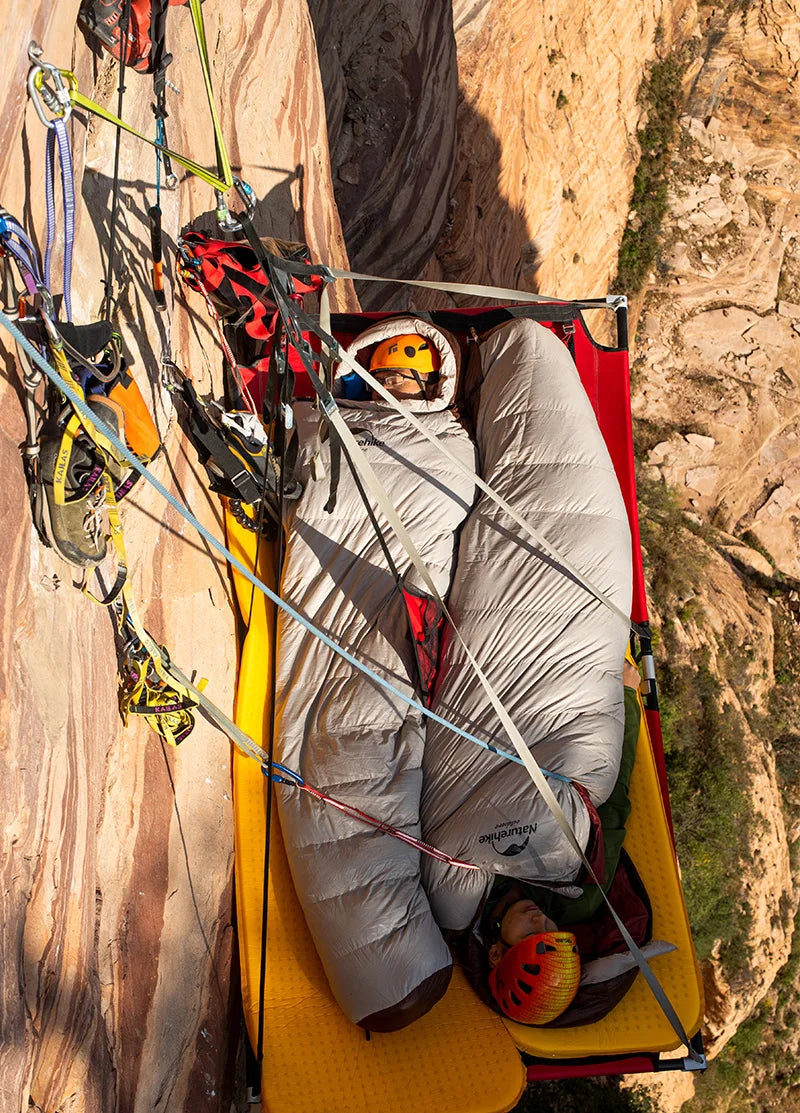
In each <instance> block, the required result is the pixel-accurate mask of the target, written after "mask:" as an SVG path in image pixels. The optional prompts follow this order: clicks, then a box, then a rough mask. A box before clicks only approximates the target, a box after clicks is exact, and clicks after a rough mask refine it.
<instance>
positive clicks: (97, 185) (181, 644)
mask: <svg viewBox="0 0 800 1113" xmlns="http://www.w3.org/2000/svg"><path fill="white" fill-rule="evenodd" d="M77 8H78V4H77V2H76V0H72V2H71V3H64V4H59V5H45V4H33V5H27V6H26V5H10V4H7V5H4V7H3V9H2V12H0V29H1V30H2V41H3V47H4V51H5V55H6V59H7V62H8V63H9V64H8V65H7V68H6V71H5V72H6V81H5V82H4V89H3V93H2V102H3V111H2V113H0V140H1V141H0V182H2V189H1V190H0V201H1V202H2V204H3V205H5V206H6V207H7V208H8V209H9V210H10V211H11V212H12V213H14V214H15V215H16V216H18V217H19V218H20V219H22V220H24V221H26V223H27V224H28V227H29V229H30V230H31V231H32V232H34V234H36V235H37V236H39V237H41V238H42V239H43V232H44V200H43V186H42V184H41V183H42V181H43V164H44V143H45V133H44V128H43V126H42V125H41V123H40V122H39V120H38V119H37V117H36V116H35V114H34V113H33V111H32V109H31V108H30V107H26V103H27V98H26V95H25V77H26V73H27V68H28V67H27V57H26V52H27V47H28V43H29V41H30V40H31V39H32V38H35V39H37V40H38V41H39V42H40V43H41V44H42V45H43V47H44V55H45V58H46V59H47V60H49V61H52V62H54V63H56V64H59V65H62V66H65V67H68V68H72V69H74V71H75V72H76V74H77V76H78V80H79V84H80V87H81V89H82V90H83V91H84V92H86V93H88V94H89V95H93V96H94V97H95V98H96V99H98V100H99V101H100V102H101V103H103V104H106V105H108V106H109V107H111V108H112V110H113V111H115V110H116V84H117V68H116V64H115V63H114V62H113V61H112V60H111V59H109V58H108V57H107V56H95V55H93V53H92V52H91V50H90V48H89V46H88V45H87V41H85V40H84V37H83V35H82V33H81V32H79V31H76V29H75V19H76V15H77ZM204 11H205V19H206V23H207V30H208V38H209V43H210V44H211V51H212V54H213V77H214V82H215V87H216V89H217V92H218V100H219V106H220V112H221V117H222V121H223V127H224V130H225V134H226V136H227V141H228V144H229V151H230V156H231V160H232V162H233V164H234V167H235V168H236V170H237V171H238V172H240V173H241V175H242V176H243V177H244V178H245V179H246V180H247V181H249V182H250V183H251V184H252V186H253V188H254V189H255V190H256V193H257V195H258V197H259V199H260V205H259V209H258V212H257V219H258V220H259V224H260V227H261V228H262V229H263V231H264V232H265V233H266V232H274V233H276V234H279V235H282V236H285V237H295V238H303V237H306V238H308V240H309V241H310V243H311V246H312V248H313V249H314V250H315V251H316V252H317V254H318V255H322V256H324V257H325V258H326V259H328V260H330V261H331V262H333V263H337V264H338V265H346V262H347V260H346V255H345V253H344V250H343V240H342V235H341V229H340V226H339V220H338V215H337V212H336V209H335V206H334V204H333V200H332V191H331V187H330V171H329V160H328V154H327V142H326V135H325V106H324V101H323V94H322V87H321V83H320V80H319V73H318V67H317V62H316V46H315V41H314V36H313V31H312V27H311V22H310V20H309V17H308V12H307V10H306V7H305V4H304V3H302V2H301V0H289V2H288V3H282V4H280V5H248V6H242V7H241V8H240V7H239V6H238V5H234V6H230V5H228V6H227V7H226V8H225V9H224V15H223V11H222V5H218V4H206V5H205V7H204ZM170 48H171V49H172V51H173V53H174V54H175V58H176V60H175V62H174V64H173V66H172V69H171V71H170V76H171V78H172V79H173V81H174V82H175V84H176V85H177V86H178V87H179V88H180V89H181V95H180V97H177V96H176V95H173V94H170V102H169V109H170V120H169V125H170V132H169V136H170V142H171V143H172V145H174V147H175V148H176V149H179V150H183V151H186V152H189V153H190V154H191V155H192V157H194V158H196V159H197V160H198V161H200V162H205V163H206V164H207V165H211V164H212V163H213V135H212V132H211V127H210V123H209V122H208V121H207V116H206V107H205V98H204V94H203V90H202V82H201V73H200V68H199V64H198V62H197V58H196V48H195V46H194V36H193V32H192V28H191V22H190V18H189V13H188V11H186V10H184V9H180V10H176V9H173V11H172V14H171V17H170ZM265 75H269V76H268V78H267V77H265ZM126 86H127V92H126V94H125V102H124V104H125V107H124V116H125V118H126V119H127V120H129V121H130V122H131V123H132V124H133V126H135V127H139V128H141V129H143V130H144V131H145V132H146V133H148V134H149V133H151V131H152V113H151V111H150V100H151V82H150V79H149V78H146V77H143V76H141V75H138V74H135V73H131V72H130V71H129V72H128V74H127V76H126ZM70 134H71V138H72V146H73V152H74V156H75V161H76V194H77V230H76V244H75V275H74V285H73V292H74V312H75V319H76V320H78V321H88V320H91V319H94V318H95V316H96V315H97V313H98V312H99V309H100V304H101V300H102V296H103V287H102V284H101V279H102V276H103V274H104V270H105V266H104V260H105V256H106V251H107V246H108V226H109V212H110V205H109V197H110V189H111V177H112V168H113V146H114V133H113V129H111V128H110V127H108V126H106V125H105V124H102V123H100V122H98V121H96V120H92V121H91V122H90V124H89V128H88V138H87V128H86V126H85V123H84V121H82V120H81V121H79V120H78V118H77V116H75V117H73V119H72V122H71V124H70ZM254 137H258V138H257V142H254ZM298 167H300V168H301V169H302V174H301V175H298V174H297V173H296V170H297V168H298ZM154 176H155V166H154V155H153V152H152V150H151V149H150V148H146V147H144V146H143V145H142V144H140V143H138V142H137V141H136V140H134V139H131V138H129V137H125V138H124V139H123V141H122V152H121V172H120V180H121V206H120V218H119V233H118V235H119V239H118V242H119V248H118V255H117V264H116V287H117V291H118V306H117V308H116V311H115V317H114V319H115V322H116V323H117V324H118V325H119V326H120V327H121V328H122V331H123V335H124V339H125V344H126V346H127V348H128V350H129V352H130V353H131V355H132V356H133V358H134V360H135V363H134V373H135V375H136V377H137V381H138V382H139V384H140V386H141V388H142V390H143V393H144V395H145V397H146V398H147V399H148V400H149V401H150V402H151V403H152V405H153V408H154V412H155V413H156V416H157V418H158V421H159V424H160V428H161V431H162V433H163V435H164V438H165V442H166V455H165V456H162V457H161V458H160V459H159V461H158V462H157V464H156V465H155V468H154V470H155V472H156V474H157V476H158V478H159V479H160V480H161V481H162V482H163V483H165V484H166V485H167V486H168V487H170V488H171V490H173V491H174V492H175V493H176V494H179V495H180V496H181V497H182V498H184V499H185V500H186V502H187V503H188V504H189V505H190V506H191V508H192V510H193V512H194V513H195V514H196V515H197V516H198V517H199V518H200V519H201V520H202V521H203V523H204V524H205V525H206V526H207V527H208V528H209V529H211V530H212V531H213V532H215V533H216V534H217V535H220V530H221V523H220V508H219V501H218V499H217V498H216V496H212V495H209V494H208V492H207V489H206V484H205V481H204V478H203V475H204V473H202V469H199V468H198V465H197V461H196V454H195V453H194V450H192V449H191V448H190V447H189V446H188V445H187V443H186V442H185V440H184V438H183V436H182V435H181V433H180V431H179V430H178V429H177V428H176V426H175V420H174V416H173V411H172V407H171V405H170V403H169V401H168V398H167V397H166V395H165V392H164V391H163V389H162V387H161V384H160V376H159V368H158V362H159V358H160V355H161V352H162V348H163V346H164V343H165V321H164V319H158V318H157V316H156V313H155V311H154V309H153V305H152V302H151V299H150V297H149V295H148V292H147V291H148V289H149V275H148V270H147V268H148V265H149V264H148V260H149V247H148V246H147V245H148V242H149V239H148V229H147V218H146V207H147V205H149V204H152V202H153V200H154V189H153V182H154ZM161 204H162V208H163V209H164V228H165V236H166V241H167V247H168V258H169V260H170V261H172V260H174V241H175V237H176V236H177V234H178V231H179V229H180V228H181V227H182V226H183V225H184V224H186V223H187V222H188V221H189V220H191V219H193V218H195V217H197V216H198V215H200V214H202V213H204V212H207V211H208V210H209V209H213V207H214V198H213V193H212V192H211V190H210V189H209V188H208V187H206V186H205V185H203V184H202V183H200V182H198V181H192V180H188V179H184V180H182V181H181V183H180V186H179V189H178V190H177V191H176V192H175V193H173V194H170V193H166V192H165V193H162V201H161ZM40 242H41V241H40ZM165 270H166V271H167V273H168V275H170V277H169V278H168V296H169V301H170V304H171V306H172V312H173V316H172V351H173V355H174V357H175V359H176V360H177V362H178V363H179V364H180V365H181V366H183V367H184V368H185V369H187V370H188V371H189V372H190V373H191V374H192V375H193V376H194V377H195V380H196V382H197V386H198V389H199V391H200V392H201V393H207V392H213V393H215V394H216V395H219V392H220V388H221V378H220V359H219V348H218V345H217V342H216V339H215V336H214V333H213V331H212V330H211V328H210V322H209V321H208V319H207V317H206V316H205V310H204V308H201V305H193V306H192V316H191V317H190V315H189V314H188V313H187V311H186V308H185V306H184V303H183V302H182V301H181V297H180V296H178V297H177V299H176V298H175V296H174V295H175V291H174V288H173V284H172V278H171V265H169V264H168V265H167V266H166V267H165ZM54 274H55V275H59V274H60V260H59V259H56V261H55V266H54ZM0 349H1V350H2V351H3V356H4V374H3V377H2V380H0V461H2V470H3V482H2V486H1V488H0V504H1V505H2V521H3V531H2V537H1V538H0V553H1V554H2V555H1V557H0V563H2V567H3V570H4V591H3V594H2V603H0V629H2V635H0V636H1V637H2V651H0V736H1V737H2V745H1V746H0V755H2V769H1V770H0V816H2V825H3V830H4V838H3V846H4V854H3V858H2V883H1V884H0V893H2V896H1V897H0V902H1V903H0V1045H2V1051H1V1052H0V1107H2V1109H3V1110H4V1111H6V1110H7V1111H9V1113H12V1111H14V1110H18V1109H27V1108H29V1107H30V1108H35V1109H41V1110H43V1111H46V1113H54V1111H55V1110H66V1109H69V1110H70V1111H72V1113H83V1111H86V1113H92V1111H97V1113H100V1111H102V1113H109V1111H111V1110H118V1111H125V1113H132V1111H134V1110H138V1111H142V1113H144V1111H145V1110H147V1111H151V1110H156V1109H158V1110H167V1109H169V1110H179V1109H189V1108H191V1109H194V1110H197V1111H200V1110H215V1111H216V1110H219V1109H220V1108H223V1107H225V1108H227V1105H225V1100H226V1098H225V1095H227V1101H228V1102H229V1100H230V1094H231V1089H232V1073H233V1072H232V1066H233V1058H234V1056H235V1048H236V1038H237V1032H238V1017H239V1011H240V1005H239V1002H238V999H237V989H236V985H235V979H233V978H232V971H233V970H235V965H236V964H235V954H234V952H235V942H234V937H233V930H232V925H231V884H232V854H233V835H232V819H231V784H230V762H229V744H228V741H227V739H225V738H223V737H221V736H220V735H219V734H218V733H217V732H216V731H214V730H212V729H211V728H210V727H209V726H207V725H206V724H205V723H204V722H202V721H200V722H198V724H197V727H196V729H195V731H194V733H193V735H192V736H191V738H190V739H189V740H187V741H186V742H185V743H184V744H183V746H182V748H181V749H180V750H178V751H177V752H175V751H170V750H168V749H167V748H165V747H163V746H162V745H161V744H160V742H159V740H158V738H157V737H156V736H155V735H154V734H153V733H152V732H150V731H149V730H148V729H147V728H146V727H145V726H144V725H139V724H136V723H133V724H132V725H131V726H130V727H129V728H128V729H127V730H123V729H122V726H121V723H120V721H119V717H118V714H117V711H116V681H115V674H116V655H115V649H114V638H113V629H112V621H111V618H110V616H109V615H108V614H107V613H106V611H105V610H104V609H102V608H100V607H97V606H95V605H94V604H92V603H91V602H90V601H89V600H88V599H86V598H84V597H83V596H82V595H81V593H80V592H79V591H76V590H75V589H74V588H73V586H72V583H73V579H74V578H75V577H74V575H73V570H72V569H71V568H70V567H69V566H67V565H65V564H63V563H62V562H61V561H60V560H59V559H58V558H57V557H56V556H55V554H54V553H53V551H52V550H48V549H46V548H44V547H43V546H42V545H41V544H40V542H39V541H38V539H37V537H36V535H35V533H34V531H33V529H32V527H31V522H30V513H29V509H28V504H27V496H26V492H25V485H24V481H23V473H22V468H21V462H20V456H19V452H18V445H19V444H20V443H21V441H22V440H23V436H24V422H23V416H22V410H21V407H20V404H19V400H18V396H17V391H18V388H17V385H16V384H17V382H18V374H17V371H16V368H15V365H14V359H13V355H12V353H11V352H10V351H9V346H8V341H7V337H6V335H5V334H3V341H2V345H0ZM123 506H124V509H123V521H124V525H125V532H126V540H127V548H128V556H129V560H130V563H131V568H132V580H133V586H134V592H135V595H136V598H137V600H138V602H139V605H140V607H141V613H142V617H143V619H144V622H145V625H146V626H147V627H148V629H149V630H150V631H151V633H152V634H153V635H154V636H155V637H156V638H157V639H158V640H159V641H160V642H164V643H165V644H166V645H167V646H168V647H169V650H170V652H171V654H172V656H173V659H174V660H175V661H176V662H177V663H178V664H179V665H180V666H182V667H183V668H184V669H185V670H186V671H187V672H190V671H191V670H194V669H196V670H197V672H198V674H199V675H203V676H207V677H209V678H210V686H209V689H208V692H209V695H210V696H211V698H212V699H214V700H215V701H216V702H218V703H219V704H220V705H221V706H222V707H223V708H225V709H227V710H230V707H231V703H232V694H233V685H234V681H235V668H236V647H235V626H234V617H233V611H232V608H231V600H230V591H229V586H228V579H227V575H226V572H225V568H224V566H223V565H222V564H221V563H220V562H219V561H217V560H216V559H215V558H213V557H212V554H211V553H209V552H208V551H207V547H206V546H205V544H204V543H203V542H202V541H200V540H199V539H198V538H197V537H196V536H193V531H192V530H191V529H190V528H189V527H188V526H186V525H185V524H184V523H183V522H182V520H181V519H180V518H179V517H178V516H177V514H176V513H174V512H173V511H172V510H169V509H167V508H165V506H164V505H163V503H162V502H161V500H160V497H159V496H158V495H157V494H156V493H155V492H153V491H152V489H150V488H148V487H146V486H145V485H144V484H143V483H142V484H141V485H140V486H139V487H138V488H137V489H136V491H135V492H134V493H133V495H132V496H131V497H130V499H129V500H128V501H127V502H126V503H124V504H123Z"/></svg>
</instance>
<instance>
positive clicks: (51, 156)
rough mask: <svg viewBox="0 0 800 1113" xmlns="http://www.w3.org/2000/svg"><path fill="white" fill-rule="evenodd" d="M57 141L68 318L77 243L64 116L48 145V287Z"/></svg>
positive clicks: (49, 136) (50, 133)
mask: <svg viewBox="0 0 800 1113" xmlns="http://www.w3.org/2000/svg"><path fill="white" fill-rule="evenodd" d="M56 143H58V156H59V164H60V168H61V194H62V198H63V205H64V265H63V287H62V289H63V291H64V311H65V313H66V317H67V320H68V321H71V320H72V250H73V245H74V243H75V184H74V180H73V172H72V155H71V153H70V148H69V138H68V136H67V128H66V125H65V123H64V121H63V120H62V119H59V118H56V119H55V120H54V121H53V126H52V128H49V129H48V132H47V143H46V145H45V207H46V209H47V242H46V245H45V252H44V285H45V286H46V287H47V289H48V290H49V289H50V288H51V285H50V261H51V257H52V253H53V246H54V244H55V238H56V208H55V150H56Z"/></svg>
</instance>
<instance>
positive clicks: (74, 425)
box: [53, 414, 83, 506]
mask: <svg viewBox="0 0 800 1113" xmlns="http://www.w3.org/2000/svg"><path fill="white" fill-rule="evenodd" d="M82 428H83V426H82V425H81V423H80V421H79V419H78V415H77V414H73V415H72V417H71V418H70V419H69V421H68V422H67V425H66V428H65V429H64V433H63V435H62V437H61V443H60V444H59V446H58V456H57V457H56V468H55V472H54V474H53V497H54V499H55V503H56V506H65V505H66V503H67V472H68V470H69V462H70V458H71V457H72V450H73V448H74V447H75V438H76V436H77V435H78V431H79V430H80V429H82Z"/></svg>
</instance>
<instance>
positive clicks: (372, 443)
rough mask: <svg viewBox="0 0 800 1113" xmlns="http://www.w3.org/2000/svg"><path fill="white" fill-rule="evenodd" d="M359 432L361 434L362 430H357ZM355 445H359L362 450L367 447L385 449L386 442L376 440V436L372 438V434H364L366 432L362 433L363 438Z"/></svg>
mask: <svg viewBox="0 0 800 1113" xmlns="http://www.w3.org/2000/svg"><path fill="white" fill-rule="evenodd" d="M359 432H363V430H360V429H359ZM356 444H360V445H361V447H362V448H367V447H373V448H385V447H386V442H385V441H379V440H378V438H377V437H376V436H374V435H373V434H372V433H366V432H365V433H364V436H363V437H362V438H361V440H360V441H356Z"/></svg>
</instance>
